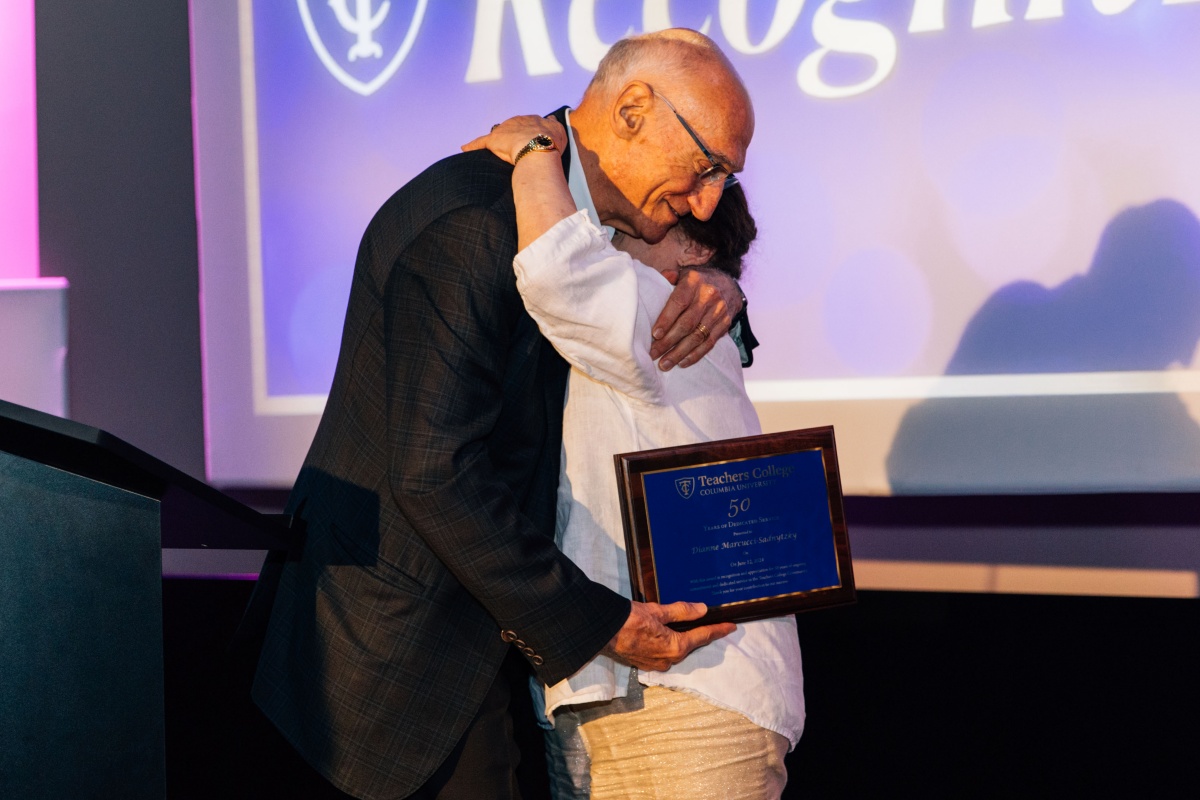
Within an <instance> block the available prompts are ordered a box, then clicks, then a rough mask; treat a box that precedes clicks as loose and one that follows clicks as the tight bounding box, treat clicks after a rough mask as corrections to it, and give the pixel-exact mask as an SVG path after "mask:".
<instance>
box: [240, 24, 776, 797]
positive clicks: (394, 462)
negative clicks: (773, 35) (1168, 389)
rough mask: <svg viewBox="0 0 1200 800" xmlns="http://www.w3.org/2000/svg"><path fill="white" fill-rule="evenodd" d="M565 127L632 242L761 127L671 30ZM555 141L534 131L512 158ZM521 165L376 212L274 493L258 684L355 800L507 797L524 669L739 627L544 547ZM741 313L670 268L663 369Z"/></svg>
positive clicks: (704, 42) (544, 353)
mask: <svg viewBox="0 0 1200 800" xmlns="http://www.w3.org/2000/svg"><path fill="white" fill-rule="evenodd" d="M651 87H654V89H651ZM659 90H661V91H662V92H665V93H666V94H667V95H668V96H670V97H671V98H672V101H671V102H673V103H675V104H676V105H677V107H678V109H679V111H680V113H683V114H686V115H687V117H688V121H687V123H685V125H686V126H687V128H685V127H683V126H681V125H680V122H682V118H679V119H677V118H675V116H674V114H673V113H672V112H670V111H669V109H668V106H667V104H666V101H665V100H662V101H661V102H660V101H659V97H658V96H657V95H656V94H655V91H659ZM559 116H560V118H561V121H562V122H563V124H564V125H565V126H567V128H568V129H569V130H573V132H574V139H573V140H568V141H567V142H564V143H563V146H562V150H563V152H562V153H561V154H560V155H561V163H562V168H563V171H564V173H565V174H566V175H567V177H568V180H569V184H570V186H571V191H572V194H573V196H574V197H575V200H576V202H577V204H578V205H579V207H581V208H588V209H589V210H591V211H592V212H593V216H594V218H595V219H597V220H599V221H600V222H601V223H603V224H605V225H609V226H611V227H612V228H614V229H616V230H619V231H622V232H623V233H625V234H628V235H629V236H633V237H637V238H639V239H643V240H645V241H647V242H655V241H659V240H661V239H662V238H663V237H664V236H665V235H666V234H667V232H668V231H669V230H670V229H671V228H672V227H673V226H675V225H676V224H677V223H678V222H679V220H680V218H682V217H684V216H687V215H689V214H691V215H694V216H695V217H697V218H699V219H707V218H708V217H709V216H710V215H711V214H712V213H713V210H714V209H715V207H716V205H717V202H718V200H719V199H720V196H721V192H722V188H723V185H724V182H725V180H726V178H727V176H728V175H730V174H732V173H734V172H736V171H737V170H739V169H741V167H742V165H743V163H744V159H745V155H746V148H747V147H748V146H749V144H750V138H751V136H752V134H753V128H754V119H753V111H752V109H751V105H750V100H749V98H748V96H747V94H746V91H745V88H744V87H743V86H742V84H741V81H740V80H739V79H738V77H737V75H736V74H735V72H734V71H733V69H732V67H731V66H730V64H729V62H728V61H727V60H726V58H725V57H724V56H723V55H722V54H721V53H720V51H719V50H718V49H717V48H716V46H715V45H713V44H712V42H711V41H710V40H708V39H707V38H706V37H704V36H702V35H700V34H698V33H695V32H693V31H683V30H674V31H664V32H661V33H657V34H651V35H648V36H645V37H637V38H634V39H632V40H628V41H625V42H621V43H618V44H617V45H615V46H614V47H613V48H612V52H611V53H610V54H609V56H608V57H606V58H605V59H604V61H603V62H602V63H601V65H600V69H599V70H598V72H597V74H596V76H595V79H594V80H593V81H592V83H591V84H590V85H589V87H588V89H587V91H586V93H585V96H584V98H583V100H582V101H581V102H580V104H579V106H578V107H577V108H576V109H575V110H573V111H569V110H567V109H563V110H562V111H561V112H559ZM690 131H695V132H698V134H699V136H700V137H702V138H703V142H704V144H703V145H700V148H702V149H698V142H699V139H698V137H697V133H693V132H690ZM535 139H536V137H535ZM552 146H553V145H550V146H548V145H547V144H546V142H545V141H540V140H537V141H535V140H531V141H530V142H529V143H528V145H527V146H526V148H525V152H526V156H525V157H528V154H529V153H533V152H535V151H537V150H546V149H549V147H552ZM538 157H539V158H556V157H558V155H545V154H542V155H539V156H538ZM512 172H513V169H512V167H511V166H510V165H509V164H507V163H505V162H504V161H502V160H500V159H498V158H496V157H495V156H493V155H492V154H490V153H487V152H474V153H465V154H459V155H455V156H452V157H450V158H447V159H445V160H443V161H441V162H439V163H437V164H435V165H433V166H432V167H430V168H429V169H427V170H426V171H425V172H423V173H422V174H421V175H419V176H417V177H416V178H414V179H413V180H412V181H411V182H410V183H409V184H407V185H406V186H404V187H402V188H401V189H400V190H399V191H397V192H396V194H395V195H393V196H392V198H390V199H389V200H388V201H387V202H386V203H385V204H384V205H383V207H382V208H381V209H380V210H379V212H378V213H377V214H376V216H375V218H374V219H373V220H372V221H371V223H370V225H369V226H368V228H367V231H366V233H365V234H364V236H363V240H362V244H361V245H360V248H359V254H358V260H357V263H356V265H355V270H354V278H353V281H352V284H351V292H350V302H349V307H348V309H347V316H346V324H345V329H344V332H343V337H342V346H341V352H340V356H339V360H338V367H337V371H336V373H335V376H334V382H333V386H332V389H331V391H330V395H329V400H328V403H327V405H326V409H325V413H324V415H323V417H322V420H321V424H320V426H319V428H318V431H317V434H316V438H315V439H314V442H313V445H312V447H311V449H310V450H309V454H308V457H307V458H306V460H305V463H304V466H303V468H302V469H301V472H300V476H299V478H298V479H297V482H296V486H295V488H294V490H293V492H292V496H291V498H290V500H289V509H288V510H289V513H293V514H296V515H298V516H300V517H301V518H303V519H304V520H305V521H306V523H307V532H308V535H307V541H306V543H305V547H304V550H303V554H302V556H301V558H300V559H299V561H297V562H292V563H289V564H287V565H286V566H285V567H284V570H283V575H282V578H281V580H280V583H279V587H278V591H277V594H276V600H275V607H274V609H273V611H272V615H271V622H270V625H269V628H268V631H267V636H266V641H265V643H264V646H263V651H262V657H261V660H260V663H259V670H258V675H257V678H256V681H255V687H254V698H255V700H256V702H257V703H258V704H259V706H260V707H261V708H262V709H263V711H264V712H265V713H266V715H267V716H268V718H270V719H271V721H272V722H273V723H274V724H275V725H276V726H277V727H278V728H279V730H280V731H281V732H282V733H283V735H284V736H285V737H286V739H287V740H288V741H289V742H290V743H291V744H292V745H293V746H294V747H295V748H296V749H297V750H298V751H299V752H300V754H301V755H302V756H303V757H304V759H305V760H306V761H307V762H308V764H310V765H311V766H312V767H313V768H315V770H316V771H317V773H319V774H320V775H321V776H323V778H324V779H328V781H329V782H331V783H332V784H333V786H336V787H337V789H338V790H340V791H341V792H347V793H349V794H350V795H352V796H355V797H362V798H399V797H418V798H439V800H446V799H448V798H471V800H486V799H487V798H512V797H517V796H519V795H518V793H517V789H516V786H515V780H514V776H515V767H516V761H517V758H518V756H517V754H516V753H515V752H514V751H515V746H514V744H513V735H512V724H511V720H510V717H509V702H510V696H511V686H512V685H513V683H514V676H515V675H517V674H519V676H520V677H519V679H520V680H521V681H524V680H525V678H526V676H527V675H528V674H529V672H530V671H532V672H533V673H536V675H537V676H538V678H539V679H540V680H542V681H544V682H547V683H556V682H558V681H560V680H562V679H564V678H566V677H567V676H569V675H571V674H573V673H575V672H576V671H577V670H579V669H580V668H581V667H582V666H583V665H584V664H586V663H588V662H589V661H590V660H591V659H592V658H594V657H595V656H596V655H597V654H598V653H600V652H601V651H603V652H604V653H606V654H607V655H609V656H611V657H612V658H614V659H617V660H619V661H621V662H622V663H625V664H629V665H633V666H637V667H641V668H644V669H660V670H661V669H666V668H667V667H669V666H670V665H671V664H677V663H679V662H680V661H682V660H683V659H684V658H685V657H687V656H688V654H689V653H691V652H692V651H693V650H695V649H696V648H699V647H702V646H704V645H706V644H708V643H710V642H712V641H714V640H715V639H717V638H720V637H722V636H726V635H728V634H729V633H730V632H731V628H732V626H729V625H713V626H704V627H699V628H694V629H692V630H690V631H687V632H684V633H680V632H676V631H675V630H673V629H671V628H670V627H668V623H670V622H676V621H686V620H694V619H698V618H699V617H701V616H702V615H703V613H704V611H705V609H704V607H703V606H702V605H696V604H690V603H675V604H671V605H666V606H660V605H657V604H653V603H647V604H643V603H631V602H630V601H629V600H628V599H627V598H624V597H622V596H621V595H620V594H618V593H617V592H614V591H613V590H612V589H610V588H609V587H607V586H605V585H603V584H601V583H598V582H595V581H592V580H590V579H589V578H588V576H587V575H586V574H585V573H584V572H583V571H582V570H581V569H579V567H578V566H577V565H575V564H574V563H573V562H571V561H570V559H568V558H567V557H566V556H565V555H563V553H562V552H561V551H560V550H559V549H558V548H557V547H556V546H555V543H554V538H553V535H554V523H555V495H556V490H557V482H558V476H559V456H560V451H561V444H562V414H563V399H564V391H565V387H566V382H567V372H568V369H567V364H566V362H564V361H563V360H562V359H561V358H560V357H559V356H558V354H557V353H556V352H555V351H554V349H553V347H552V346H551V345H550V344H549V343H548V342H547V341H546V340H545V339H544V338H543V337H542V336H541V335H540V334H539V332H538V329H537V325H536V324H535V323H534V322H533V320H532V318H531V317H530V316H529V315H528V313H526V311H525V309H524V306H523V305H522V302H521V298H520V295H519V294H518V292H517V289H516V282H515V278H514V274H513V257H514V255H515V254H516V250H517V229H516V219H515V210H514V206H513V194H512V185H511V176H512ZM743 304H744V300H743V298H742V297H741V293H740V290H739V289H738V287H737V285H736V283H735V282H734V281H733V280H732V279H730V278H728V277H727V276H724V275H721V274H714V273H709V272H704V271H700V270H695V271H688V272H687V273H685V274H684V275H683V276H682V277H681V278H680V280H679V281H678V283H677V285H676V287H675V290H674V292H673V294H672V295H671V297H670V299H669V300H668V301H667V304H666V307H665V308H664V310H663V312H662V314H661V315H660V316H659V317H658V319H657V321H656V322H655V323H654V324H653V329H652V332H651V336H652V338H653V340H654V344H653V349H652V352H653V355H654V357H655V358H656V359H658V368H659V369H660V370H670V369H672V368H673V367H676V366H681V367H686V366H688V365H690V364H693V363H695V362H696V361H698V360H699V359H701V358H703V357H704V356H705V355H706V354H707V353H708V352H709V351H710V350H711V349H712V347H713V345H714V343H715V341H717V340H719V339H721V338H723V337H724V334H725V332H726V331H727V330H728V329H729V327H730V324H731V322H732V321H733V318H734V316H735V315H736V314H737V313H738V312H740V310H741V309H742V306H743ZM660 356H661V358H660ZM305 796H307V797H318V796H338V795H337V794H336V792H334V790H333V788H332V787H328V788H327V789H326V790H325V794H322V793H321V791H318V790H317V788H315V787H314V789H313V790H312V791H309V792H306V794H305Z"/></svg>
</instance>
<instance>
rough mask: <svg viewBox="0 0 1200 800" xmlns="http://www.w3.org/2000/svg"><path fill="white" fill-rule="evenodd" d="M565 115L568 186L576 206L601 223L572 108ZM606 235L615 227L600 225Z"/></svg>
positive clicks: (612, 231) (609, 234) (608, 235)
mask: <svg viewBox="0 0 1200 800" xmlns="http://www.w3.org/2000/svg"><path fill="white" fill-rule="evenodd" d="M564 116H565V118H566V121H567V135H568V136H570V137H571V165H570V167H569V168H568V170H567V187H568V188H569V189H570V190H571V199H573V200H574V201H575V207H576V208H585V209H587V212H588V214H589V215H590V216H591V218H592V222H593V223H595V224H596V225H600V215H599V214H598V213H596V204H595V203H593V202H592V192H591V190H590V189H588V182H587V175H586V174H584V171H583V163H582V159H580V158H579V140H578V139H577V138H576V137H575V129H574V128H572V127H571V109H569V108H568V109H566V110H565V112H564ZM600 229H601V230H603V231H604V235H605V236H607V237H608V238H609V239H612V237H613V233H615V232H616V229H615V228H612V227H610V226H608V225H600Z"/></svg>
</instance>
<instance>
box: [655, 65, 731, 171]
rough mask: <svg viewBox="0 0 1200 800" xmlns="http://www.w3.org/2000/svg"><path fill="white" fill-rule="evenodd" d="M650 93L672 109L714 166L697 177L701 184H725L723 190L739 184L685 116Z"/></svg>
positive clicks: (662, 98) (668, 101)
mask: <svg viewBox="0 0 1200 800" xmlns="http://www.w3.org/2000/svg"><path fill="white" fill-rule="evenodd" d="M650 91H651V92H653V93H654V95H655V96H656V97H657V98H658V99H660V100H662V101H663V102H664V103H666V104H667V108H669V109H671V113H672V114H674V115H675V119H677V120H679V124H680V125H682V126H683V129H684V130H685V131H687V132H688V136H691V137H692V141H693V142H695V143H696V147H699V148H700V152H701V153H703V154H704V157H705V158H707V159H708V162H709V163H710V164H712V166H711V167H709V168H708V169H706V170H704V171H703V172H701V173H700V174H699V175H697V176H696V177H697V178H699V179H700V182H701V183H702V184H704V185H705V186H715V185H717V184H718V183H722V182H723V188H725V189H728V188H729V187H730V186H733V185H734V184H735V183H737V182H738V178H737V175H734V174H733V173H732V172H730V171H729V170H728V169H726V168H725V165H724V164H722V163H721V162H720V161H717V159H716V158H715V157H714V156H713V154H712V153H710V152H709V150H708V148H707V147H705V146H704V142H702V141H700V137H699V136H697V135H696V132H695V131H694V130H692V126H691V125H688V122H687V120H686V119H684V118H683V115H682V114H680V113H679V112H678V111H676V110H675V105H674V104H673V103H672V102H671V101H670V100H668V99H667V98H665V97H663V96H662V95H661V94H659V93H658V92H655V91H654V90H653V89H651V90H650Z"/></svg>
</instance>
